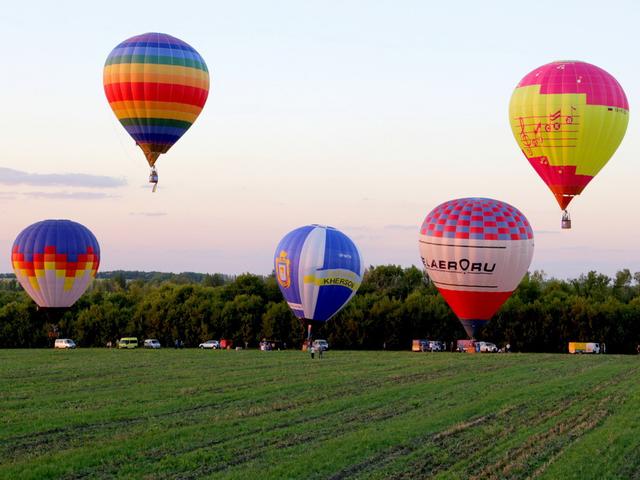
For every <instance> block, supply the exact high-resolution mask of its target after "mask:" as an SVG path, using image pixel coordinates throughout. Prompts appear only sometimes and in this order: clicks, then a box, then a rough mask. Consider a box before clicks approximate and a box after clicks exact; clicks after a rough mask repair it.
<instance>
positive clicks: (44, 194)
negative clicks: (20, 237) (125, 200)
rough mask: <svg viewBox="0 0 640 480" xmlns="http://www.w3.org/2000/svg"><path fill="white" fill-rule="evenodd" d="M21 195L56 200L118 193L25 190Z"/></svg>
mask: <svg viewBox="0 0 640 480" xmlns="http://www.w3.org/2000/svg"><path fill="white" fill-rule="evenodd" d="M22 195H25V196H27V197H33V198H50V199H56V200H101V199H103V198H114V197H118V196H119V195H109V194H108V193H103V192H26V193H23V194H22Z"/></svg>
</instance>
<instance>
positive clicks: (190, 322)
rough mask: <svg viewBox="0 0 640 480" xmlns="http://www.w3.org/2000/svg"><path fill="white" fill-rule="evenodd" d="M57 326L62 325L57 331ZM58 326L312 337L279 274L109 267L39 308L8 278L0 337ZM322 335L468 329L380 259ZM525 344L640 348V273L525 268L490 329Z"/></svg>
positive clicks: (431, 290) (348, 338)
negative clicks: (565, 276) (78, 293)
mask: <svg viewBox="0 0 640 480" xmlns="http://www.w3.org/2000/svg"><path fill="white" fill-rule="evenodd" d="M54 332H55V333H54ZM55 335H58V336H60V337H66V338H73V339H74V340H75V341H76V343H77V344H78V345H79V346H82V347H103V346H105V345H106V344H107V342H109V341H111V342H114V341H115V340H116V339H118V338H120V337H125V336H135V337H138V339H140V340H142V339H144V338H157V339H159V340H160V342H161V343H162V344H163V345H165V346H170V345H172V344H173V342H174V341H175V340H176V339H180V340H182V341H183V342H184V344H185V345H186V346H197V345H198V344H199V343H201V342H203V341H205V340H208V339H220V338H226V339H228V340H231V341H233V342H234V344H235V345H241V346H245V345H248V346H249V347H256V346H257V345H258V343H259V342H260V341H261V340H262V339H267V340H272V341H278V342H280V343H281V344H285V343H286V345H287V346H289V348H299V347H300V345H301V344H302V342H303V339H304V337H305V335H306V332H305V331H304V328H303V326H302V325H301V323H300V321H299V320H298V319H297V318H295V317H294V316H293V314H292V313H291V311H290V310H289V307H288V306H287V304H286V302H285V301H284V300H283V298H282V295H281V293H280V291H279V288H278V285H277V282H276V279H275V277H274V275H270V276H260V275H253V274H248V273H247V274H242V275H238V276H228V275H223V274H213V275H211V274H198V273H182V274H171V273H160V272H126V271H117V272H106V273H102V274H100V275H99V276H98V278H97V279H96V280H95V281H94V282H93V283H92V285H91V287H90V288H89V290H88V291H87V293H85V295H83V296H82V297H81V298H80V300H78V302H76V304H75V305H74V306H73V307H71V308H69V309H67V310H66V311H62V312H59V313H56V314H55V315H54V314H52V312H48V311H46V310H42V309H38V308H37V307H36V305H35V303H34V302H33V301H32V300H31V299H30V298H29V297H28V296H27V294H26V293H25V292H24V291H23V290H22V288H21V287H20V285H19V284H18V283H17V281H16V280H15V277H13V276H12V275H10V274H4V275H2V276H1V277H0V347H45V346H49V345H51V343H52V338H54V336H55ZM314 337H315V338H325V339H327V340H328V341H329V343H330V345H331V347H332V348H340V349H381V348H387V349H408V348H410V345H411V340H412V339H414V338H428V339H434V340H443V341H446V342H448V343H449V344H450V342H453V341H455V340H456V339H462V338H466V336H465V333H464V330H463V329H462V326H461V325H460V323H459V322H458V320H457V318H456V317H455V315H454V314H453V313H452V311H451V309H450V308H449V307H448V306H447V304H446V303H445V301H444V300H443V299H442V297H441V296H440V295H439V294H438V292H437V290H436V289H435V287H434V286H433V284H431V283H430V282H429V280H428V278H426V277H425V276H424V274H423V273H422V272H421V271H420V270H418V269H417V268H416V267H410V268H402V267H400V266H394V265H386V266H377V267H370V268H369V269H367V271H366V272H365V275H364V279H363V282H362V284H361V286H360V289H359V291H358V293H357V295H356V296H355V297H354V298H353V299H352V301H351V302H350V303H349V304H348V305H347V306H346V307H345V308H344V309H343V310H342V311H341V312H339V313H338V314H337V315H336V316H335V317H334V318H332V319H331V320H330V321H329V322H327V323H326V324H324V325H322V326H319V327H314ZM480 338H481V339H485V340H489V341H492V342H494V343H496V344H497V345H505V344H507V343H509V344H510V345H511V348H512V350H515V351H522V352H543V351H544V352H566V351H567V344H568V342H569V341H594V342H605V343H606V345H607V352H609V353H635V352H636V347H637V345H638V344H639V343H640V272H638V273H635V274H632V273H631V272H630V271H629V270H627V269H625V270H622V271H619V272H617V274H616V275H615V277H613V278H611V277H608V276H606V275H603V274H599V273H597V272H589V273H587V274H583V275H581V276H580V277H578V278H576V279H572V280H558V279H555V278H547V276H546V275H545V274H544V273H542V272H533V273H530V274H527V275H526V276H525V278H524V279H523V280H522V282H521V283H520V286H519V287H518V289H517V290H516V292H515V293H514V294H513V295H512V296H511V298H510V299H509V300H508V301H507V302H506V303H505V304H504V305H503V307H502V308H501V309H500V310H499V312H498V313H497V314H496V315H495V316H494V318H493V319H492V320H491V321H490V322H489V323H488V324H487V326H486V327H485V328H484V330H483V331H482V332H481V336H480Z"/></svg>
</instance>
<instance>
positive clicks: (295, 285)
mask: <svg viewBox="0 0 640 480" xmlns="http://www.w3.org/2000/svg"><path fill="white" fill-rule="evenodd" d="M274 266H275V272H276V278H277V279H278V285H279V287H280V291H281V292H282V295H283V296H284V298H285V300H286V301H287V303H288V304H289V307H291V310H292V311H293V313H294V315H295V316H296V317H298V318H299V319H301V320H302V321H303V322H304V323H306V324H307V325H308V332H309V337H310V335H311V325H312V324H313V323H316V322H326V321H327V320H329V319H330V318H331V317H333V316H334V315H335V314H336V313H338V312H339V311H340V310H341V309H342V308H343V307H344V306H345V305H346V304H347V303H348V302H349V300H351V298H352V297H353V296H354V295H355V294H356V291H357V290H358V287H359V286H360V283H361V282H362V276H363V274H364V264H363V263H362V257H361V256H360V252H359V251H358V247H356V245H355V244H354V243H353V241H352V240H351V239H350V238H349V237H347V236H346V235H345V234H344V233H342V232H341V231H339V230H337V229H335V228H333V227H326V226H322V225H307V226H304V227H300V228H296V229H295V230H293V231H291V232H289V233H287V234H286V235H285V236H284V238H283V239H282V240H280V243H279V244H278V247H277V248H276V252H275V256H274Z"/></svg>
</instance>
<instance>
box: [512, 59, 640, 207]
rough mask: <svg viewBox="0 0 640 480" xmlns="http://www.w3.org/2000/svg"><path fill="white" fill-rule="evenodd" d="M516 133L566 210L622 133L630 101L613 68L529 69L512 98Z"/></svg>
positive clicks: (567, 65) (553, 65)
mask: <svg viewBox="0 0 640 480" xmlns="http://www.w3.org/2000/svg"><path fill="white" fill-rule="evenodd" d="M509 120H510V123H511V130H512V131H513V135H514V136H515V138H516V141H517V142H518V145H519V146H520V149H521V150H522V153H524V155H525V157H527V160H529V163H531V166H532V167H533V168H534V169H535V171H536V172H537V173H538V175H540V177H541V178H542V180H544V182H545V183H546V184H547V186H548V187H549V189H550V190H551V191H552V192H553V194H554V195H555V197H556V200H557V201H558V204H559V205H560V208H562V209H563V210H564V209H566V208H567V206H568V205H569V202H571V200H572V199H573V197H574V196H575V195H579V194H580V193H581V192H582V190H583V189H584V188H585V187H586V186H587V184H588V183H589V182H590V181H591V180H592V179H593V177H594V176H595V175H596V174H597V173H598V172H599V171H600V169H601V168H602V167H603V166H604V165H605V164H606V163H607V162H608V161H609V159H610V158H611V156H612V155H613V154H614V152H615V151H616V149H617V148H618V145H620V142H621V141H622V137H624V134H625V131H626V129H627V123H628V122H629V103H628V102H627V97H626V96H625V94H624V91H623V90H622V87H621V86H620V84H619V83H618V82H617V81H616V79H615V78H613V77H612V76H611V75H610V74H608V73H607V72H605V71H604V70H602V69H601V68H598V67H596V66H595V65H591V64H589V63H585V62H577V61H574V62H569V61H567V62H553V63H549V64H547V65H543V66H542V67H539V68H537V69H535V70H533V71H532V72H530V73H529V74H527V75H526V76H525V77H524V78H523V79H522V80H521V81H520V83H519V84H518V85H517V86H516V89H515V91H514V92H513V95H512V96H511V102H510V104H509Z"/></svg>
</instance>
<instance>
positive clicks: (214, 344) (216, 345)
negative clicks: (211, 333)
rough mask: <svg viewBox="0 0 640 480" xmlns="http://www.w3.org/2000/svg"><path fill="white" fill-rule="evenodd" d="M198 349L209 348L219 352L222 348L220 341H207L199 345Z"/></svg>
mask: <svg viewBox="0 0 640 480" xmlns="http://www.w3.org/2000/svg"><path fill="white" fill-rule="evenodd" d="M198 348H209V349H211V350H217V349H218V348H220V342H219V341H218V340H207V341H206V342H204V343H201V344H200V345H198Z"/></svg>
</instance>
